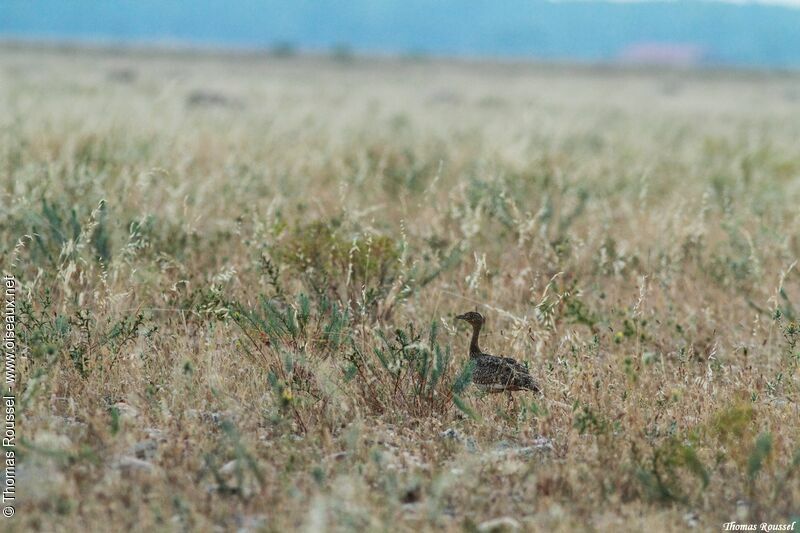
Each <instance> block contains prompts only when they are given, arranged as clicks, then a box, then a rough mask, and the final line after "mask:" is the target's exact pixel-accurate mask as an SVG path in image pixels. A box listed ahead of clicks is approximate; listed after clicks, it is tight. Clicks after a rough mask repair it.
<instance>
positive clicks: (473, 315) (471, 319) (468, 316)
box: [456, 311, 483, 326]
mask: <svg viewBox="0 0 800 533" xmlns="http://www.w3.org/2000/svg"><path fill="white" fill-rule="evenodd" d="M456 319H457V320H463V321H464V322H466V323H468V324H470V325H472V326H481V325H483V315H481V314H480V313H479V312H477V311H469V312H467V313H464V314H463V315H458V316H457V317H456Z"/></svg>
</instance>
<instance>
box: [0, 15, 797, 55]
mask: <svg viewBox="0 0 800 533" xmlns="http://www.w3.org/2000/svg"><path fill="white" fill-rule="evenodd" d="M0 36H3V37H25V38H40V37H46V38H51V39H67V40H69V39H81V40H111V41H122V42H130V41H137V42H179V43H187V44H206V45H227V46H242V47H272V46H276V45H279V46H280V47H281V49H282V50H283V51H284V52H288V51H290V50H292V49H295V48H297V49H301V50H303V49H304V50H316V51H319V50H329V49H332V48H335V47H338V48H339V49H340V50H341V49H343V47H350V48H352V49H354V50H357V51H363V52H368V53H369V52H378V53H385V52H388V53H400V54H404V53H417V54H425V53H430V54H437V55H479V56H504V57H532V58H540V59H552V60H574V61H615V60H617V59H620V58H621V59H623V60H631V58H634V60H637V61H646V62H649V61H654V62H662V61H664V62H671V60H670V58H671V57H678V56H680V58H681V62H682V63H686V62H689V63H697V62H700V63H704V64H714V65H737V66H760V67H792V68H798V67H800V9H794V8H789V7H782V6H770V5H763V4H728V3H717V2H699V1H692V0H683V1H680V0H679V1H677V2H659V3H605V2H580V3H578V2H564V3H550V2H543V1H541V0H499V1H498V0H468V1H465V0H385V1H376V0H352V1H341V0H292V1H285V0H237V1H220V0H117V1H114V2H105V1H95V0H69V1H64V0H2V7H0ZM670 50H673V51H674V52H675V53H671V52H670ZM689 50H693V51H695V52H693V53H692V54H689V53H688V52H687V51H689ZM648 51H650V52H652V53H650V52H648ZM675 54H678V55H677V56H676V55H675ZM687 58H688V59H687Z"/></svg>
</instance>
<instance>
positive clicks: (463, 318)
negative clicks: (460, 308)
mask: <svg viewBox="0 0 800 533" xmlns="http://www.w3.org/2000/svg"><path fill="white" fill-rule="evenodd" d="M466 319H467V316H466V315H458V316H456V320H466Z"/></svg>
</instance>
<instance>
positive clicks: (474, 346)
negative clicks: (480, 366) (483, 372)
mask: <svg viewBox="0 0 800 533" xmlns="http://www.w3.org/2000/svg"><path fill="white" fill-rule="evenodd" d="M481 325H482V324H474V325H473V326H472V340H471V341H470V343H469V356H470V357H477V356H479V355H480V354H482V353H483V352H481V349H480V347H479V346H478V337H479V336H480V334H481Z"/></svg>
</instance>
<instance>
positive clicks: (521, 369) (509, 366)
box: [472, 354, 539, 392]
mask: <svg viewBox="0 0 800 533" xmlns="http://www.w3.org/2000/svg"><path fill="white" fill-rule="evenodd" d="M474 361H475V368H474V370H473V373H472V381H473V382H474V383H475V384H476V385H478V386H479V387H480V388H482V389H484V390H486V391H488V392H504V391H515V390H523V389H527V390H532V391H534V392H539V385H537V384H536V382H535V381H534V379H533V377H532V376H531V375H530V373H529V372H528V369H527V368H525V366H523V365H522V364H520V363H519V362H518V361H515V360H514V359H512V358H510V357H498V356H496V355H489V354H480V355H478V356H476V357H475V358H474Z"/></svg>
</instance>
